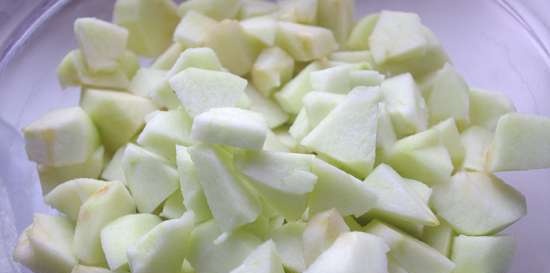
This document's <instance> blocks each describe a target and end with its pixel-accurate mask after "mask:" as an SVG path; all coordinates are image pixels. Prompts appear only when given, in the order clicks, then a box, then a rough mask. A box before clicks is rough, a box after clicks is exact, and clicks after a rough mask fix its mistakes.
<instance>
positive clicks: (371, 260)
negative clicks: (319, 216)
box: [304, 231, 390, 273]
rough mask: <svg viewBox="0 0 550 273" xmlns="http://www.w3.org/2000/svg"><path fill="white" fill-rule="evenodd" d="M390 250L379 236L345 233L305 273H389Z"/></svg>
mask: <svg viewBox="0 0 550 273" xmlns="http://www.w3.org/2000/svg"><path fill="white" fill-rule="evenodd" d="M389 250H390V249H389V248H388V246H387V245H386V243H385V242H384V241H383V240H382V239H380V238H379V237H377V236H374V235H371V234H368V233H364V232H356V231H355V232H348V233H344V234H342V235H340V236H339V237H338V239H336V241H335V242H334V244H332V246H330V247H329V248H328V249H327V250H326V251H325V252H323V253H322V254H321V255H320V256H319V257H318V258H317V259H316V260H315V262H313V264H311V265H310V266H309V267H308V269H307V270H306V271H304V272H305V273H325V272H326V273H329V272H331V273H352V272H354V273H359V272H367V273H387V272H388V261H387V258H386V253H387V252H388V251H389Z"/></svg>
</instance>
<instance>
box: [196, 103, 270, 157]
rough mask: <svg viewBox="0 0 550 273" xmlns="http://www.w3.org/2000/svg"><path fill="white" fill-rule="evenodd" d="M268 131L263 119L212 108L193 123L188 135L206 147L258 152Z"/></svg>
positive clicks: (246, 113) (244, 113)
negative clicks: (217, 146)
mask: <svg viewBox="0 0 550 273" xmlns="http://www.w3.org/2000/svg"><path fill="white" fill-rule="evenodd" d="M268 131H269V128H268V127H267V124H266V122H265V120H264V119H263V117H262V116H261V115H260V114H258V113H256V112H252V111H250V110H244V109H239V108H230V107H226V108H213V109H210V110H208V111H206V112H204V113H202V114H199V115H197V116H196V117H195V119H194V120H193V127H192V129H191V136H192V138H193V139H194V140H197V141H201V142H204V143H210V144H224V145H229V146H233V147H240V148H245V149H253V150H261V149H262V147H263V145H264V142H265V139H266V137H267V132H268Z"/></svg>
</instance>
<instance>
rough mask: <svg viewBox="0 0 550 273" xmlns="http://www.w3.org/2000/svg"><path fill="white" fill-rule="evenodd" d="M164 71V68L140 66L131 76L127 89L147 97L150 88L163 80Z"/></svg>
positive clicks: (150, 90) (164, 76)
mask: <svg viewBox="0 0 550 273" xmlns="http://www.w3.org/2000/svg"><path fill="white" fill-rule="evenodd" d="M166 73H167V72H166V70H160V69H155V68H140V69H139V70H138V72H137V73H136V75H135V76H134V78H132V82H131V83H130V87H128V90H129V91H130V92H132V93H133V94H135V95H138V96H142V97H148V96H149V94H150V93H151V92H152V90H153V89H154V88H155V87H157V86H158V85H159V84H160V83H162V82H163V81H164V80H165V78H166Z"/></svg>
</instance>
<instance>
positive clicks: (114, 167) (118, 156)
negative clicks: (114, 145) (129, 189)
mask: <svg viewBox="0 0 550 273" xmlns="http://www.w3.org/2000/svg"><path fill="white" fill-rule="evenodd" d="M124 151H126V145H124V146H121V147H120V148H118V149H117V150H116V152H115V153H114V155H113V157H112V158H111V161H109V163H108V164H107V165H106V166H105V168H104V169H103V172H102V173H101V178H102V179H105V180H108V181H120V182H122V183H123V184H124V185H126V184H127V183H126V177H125V176H124V170H123V169H122V157H123V156H124Z"/></svg>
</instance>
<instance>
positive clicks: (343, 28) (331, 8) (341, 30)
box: [317, 0, 355, 44]
mask: <svg viewBox="0 0 550 273" xmlns="http://www.w3.org/2000/svg"><path fill="white" fill-rule="evenodd" d="M318 2H319V5H318V7H317V9H318V10H317V15H318V18H317V19H318V20H319V26H322V27H325V28H328V29H330V30H331V31H332V33H333V34H334V38H335V39H336V41H337V42H339V43H341V44H343V43H345V42H346V41H347V40H348V36H349V34H350V32H351V30H352V28H353V26H354V25H355V20H354V19H353V10H354V8H355V0H318Z"/></svg>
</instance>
